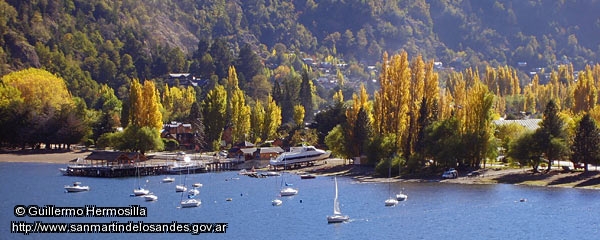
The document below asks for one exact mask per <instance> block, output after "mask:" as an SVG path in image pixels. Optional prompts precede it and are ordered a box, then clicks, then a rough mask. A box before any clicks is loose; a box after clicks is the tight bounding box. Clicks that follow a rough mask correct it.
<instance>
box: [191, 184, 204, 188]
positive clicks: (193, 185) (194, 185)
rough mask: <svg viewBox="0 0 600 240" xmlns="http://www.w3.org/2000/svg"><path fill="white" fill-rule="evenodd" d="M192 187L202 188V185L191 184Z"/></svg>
mask: <svg viewBox="0 0 600 240" xmlns="http://www.w3.org/2000/svg"><path fill="white" fill-rule="evenodd" d="M192 187H195V188H199V187H202V183H194V184H192Z"/></svg>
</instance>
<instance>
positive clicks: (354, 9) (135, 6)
mask: <svg viewBox="0 0 600 240" xmlns="http://www.w3.org/2000/svg"><path fill="white" fill-rule="evenodd" d="M0 9H1V11H2V13H3V14H2V19H1V22H0V34H1V36H2V37H1V39H0V43H1V45H2V52H0V56H1V57H0V63H1V64H2V68H1V69H0V70H1V71H0V73H2V74H6V73H7V72H8V71H14V70H18V69H22V68H24V67H26V66H35V67H40V66H45V67H47V68H50V67H55V66H49V65H52V64H54V65H56V64H58V63H55V61H52V62H53V63H50V62H49V61H48V60H47V59H45V56H41V55H43V53H42V52H43V51H44V50H43V48H47V51H49V52H51V53H56V54H60V55H64V58H66V59H68V60H69V61H75V62H76V63H78V64H77V65H80V67H81V68H82V70H83V71H84V72H89V73H90V74H91V76H92V79H94V80H96V81H98V82H104V81H107V79H106V78H107V76H101V75H102V74H99V73H95V72H94V69H93V68H94V66H89V65H90V64H92V63H91V62H104V64H108V63H106V61H107V60H108V61H110V62H112V65H115V66H114V68H115V73H111V74H109V75H118V74H125V75H127V74H130V75H131V74H133V73H131V72H126V71H131V69H130V70H123V69H119V67H122V66H119V65H121V64H119V63H120V60H122V59H119V57H120V58H124V57H125V55H129V56H130V57H131V58H132V59H131V61H132V64H133V66H135V70H136V71H135V72H136V74H137V76H138V77H142V78H153V77H157V76H160V75H162V74H165V73H167V72H169V71H178V70H187V69H181V68H186V67H187V66H161V67H158V68H157V67H155V66H156V65H165V64H166V63H167V62H171V61H170V60H171V59H173V58H174V57H179V56H178V55H180V56H182V57H184V58H186V59H187V60H191V58H192V57H193V56H192V53H193V52H194V51H195V50H196V49H197V45H198V40H199V39H203V38H204V39H217V38H224V39H226V41H227V42H228V44H229V47H230V48H231V49H232V50H234V51H238V50H239V48H240V47H241V46H243V45H244V44H246V43H249V44H250V45H251V46H252V47H253V49H254V50H255V51H257V52H261V51H264V52H268V51H270V50H271V49H272V48H273V47H274V46H275V44H277V43H282V44H283V45H285V46H286V47H287V49H288V50H291V51H299V52H304V53H306V54H308V55H312V56H327V55H334V56H336V57H338V58H344V59H345V60H346V61H358V62H365V63H368V64H374V63H375V62H376V61H379V60H380V59H381V54H382V52H383V51H388V52H397V51H398V50H400V49H403V50H405V51H407V52H408V53H409V54H410V55H418V54H420V55H423V56H424V57H425V58H427V59H436V60H437V61H441V62H443V63H446V64H454V65H456V66H459V67H466V66H481V65H482V64H486V63H489V64H491V65H505V64H508V65H511V66H516V64H517V63H518V62H527V63H528V66H529V67H532V68H534V67H549V66H552V65H554V64H556V63H557V62H558V61H563V62H564V61H569V62H573V63H574V64H575V68H578V69H580V68H582V67H583V66H584V65H585V64H586V63H590V62H591V63H594V62H598V56H596V53H595V52H597V51H598V49H599V45H600V19H599V18H598V14H597V13H598V12H599V11H600V4H599V2H598V1H597V0H587V1H550V0H533V1H507V0H496V1H477V0H460V1H426V0H416V1H414V0H410V1H409V0H373V1H362V0H346V1H339V0H323V1H315V0H294V1H280V0H271V1H265V0H248V1H240V0H235V1H225V0H197V1H192V0H181V1H170V0H152V1H132V0H124V1H120V0H119V1H117V0H86V1H84V0H59V1H46V0H32V1H20V0H2V1H0ZM165 59H169V61H165ZM86 60H87V61H86ZM126 61H127V60H126ZM108 65H111V64H108Z"/></svg>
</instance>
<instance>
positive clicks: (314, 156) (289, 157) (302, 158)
mask: <svg viewBox="0 0 600 240" xmlns="http://www.w3.org/2000/svg"><path fill="white" fill-rule="evenodd" d="M329 155H331V152H327V151H325V150H321V149H318V148H316V147H314V146H302V147H292V148H290V151H289V152H284V153H282V154H281V155H279V156H278V157H277V158H275V159H272V160H271V161H269V163H270V164H271V166H282V165H286V164H287V165H290V164H297V163H306V162H313V161H318V160H323V159H327V158H329Z"/></svg>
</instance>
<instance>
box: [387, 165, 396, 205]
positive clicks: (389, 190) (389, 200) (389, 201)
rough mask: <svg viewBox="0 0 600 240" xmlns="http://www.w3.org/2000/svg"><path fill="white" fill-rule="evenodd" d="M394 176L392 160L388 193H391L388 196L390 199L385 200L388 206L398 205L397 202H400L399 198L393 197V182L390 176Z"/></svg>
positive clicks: (389, 170)
mask: <svg viewBox="0 0 600 240" xmlns="http://www.w3.org/2000/svg"><path fill="white" fill-rule="evenodd" d="M391 176H392V162H391V161H390V167H389V169H388V193H389V194H390V196H389V197H388V199H386V200H385V206H386V207H392V206H396V204H398V200H396V198H393V197H392V194H391V192H392V183H391V181H390V179H389V178H391Z"/></svg>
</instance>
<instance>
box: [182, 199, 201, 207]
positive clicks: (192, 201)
mask: <svg viewBox="0 0 600 240" xmlns="http://www.w3.org/2000/svg"><path fill="white" fill-rule="evenodd" d="M200 204H202V202H201V201H200V200H197V199H194V198H190V199H186V200H183V201H181V207H182V208H191V207H197V206H200Z"/></svg>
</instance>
